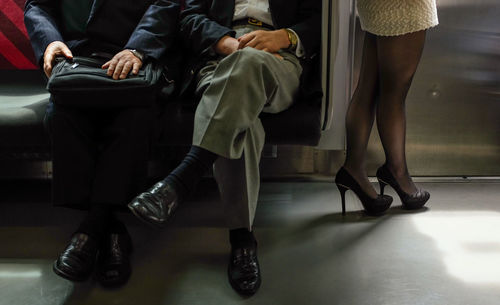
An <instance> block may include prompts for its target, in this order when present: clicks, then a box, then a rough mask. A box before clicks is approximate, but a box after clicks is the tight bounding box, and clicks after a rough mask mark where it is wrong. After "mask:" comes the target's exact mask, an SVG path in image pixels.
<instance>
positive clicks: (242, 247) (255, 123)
mask: <svg viewBox="0 0 500 305" xmlns="http://www.w3.org/2000/svg"><path fill="white" fill-rule="evenodd" d="M181 36H182V38H183V39H184V42H185V46H186V50H187V51H188V52H190V54H189V56H190V57H189V60H190V61H189V69H188V70H187V71H188V75H187V77H186V80H185V82H184V83H183V91H184V92H185V93H186V92H191V93H195V94H196V96H198V97H201V100H200V102H199V104H198V107H197V110H196V115H195V122H194V135H193V145H192V148H191V150H190V152H189V153H188V155H187V156H186V158H185V159H184V160H183V161H182V163H181V164H180V165H179V166H178V167H177V168H176V169H175V170H174V171H173V172H172V173H171V174H170V175H169V176H168V177H167V178H166V179H164V180H163V181H160V182H159V183H157V184H156V185H155V186H153V187H152V188H151V189H150V190H149V191H147V192H145V193H142V194H140V195H139V196H138V197H136V198H135V199H134V200H133V201H132V202H131V203H130V204H129V208H130V209H131V210H132V211H133V212H134V214H135V215H136V216H138V217H139V218H141V219H142V220H145V221H147V222H149V223H152V224H158V225H162V224H164V223H165V221H166V220H167V218H168V217H169V216H170V215H171V214H172V213H173V211H174V210H175V207H176V206H177V205H178V202H180V201H181V200H182V198H185V196H186V195H187V194H188V193H189V192H191V190H192V189H193V186H194V184H195V183H196V182H197V181H198V180H199V178H200V177H201V176H202V175H203V174H204V173H205V172H206V171H207V170H208V169H209V168H210V167H212V165H213V166H214V175H215V178H216V180H217V182H218V185H219V189H220V193H221V198H222V201H223V203H224V204H225V206H226V208H225V211H226V214H227V226H228V227H229V229H230V242H231V246H232V251H231V258H230V262H229V272H228V274H229V282H230V283H231V285H232V287H233V288H234V289H235V290H236V291H237V292H239V293H241V294H243V295H252V294H254V293H255V292H256V291H257V289H258V288H259V286H260V283H261V278H260V270H259V264H258V261H257V242H256V240H255V237H254V235H253V233H252V223H253V219H254V215H255V209H256V206H257V200H258V194H259V183H260V179H259V161H260V155H261V151H262V148H263V145H264V138H265V133H264V130H263V127H262V124H261V122H260V120H259V114H260V113H261V112H268V113H278V112H281V111H284V110H286V109H287V108H289V107H290V106H291V105H292V104H293V103H294V102H295V101H296V98H297V96H298V95H299V94H300V93H301V91H302V90H301V85H304V84H305V83H306V82H305V81H306V80H307V78H308V76H309V74H310V73H309V71H310V68H311V60H312V58H314V57H315V56H317V55H318V52H319V46H320V37H321V1H320V0H307V1H306V0H260V1H245V0H187V1H186V8H185V10H184V11H183V12H182V13H181ZM304 87H306V86H303V88H302V89H306V88H304Z"/></svg>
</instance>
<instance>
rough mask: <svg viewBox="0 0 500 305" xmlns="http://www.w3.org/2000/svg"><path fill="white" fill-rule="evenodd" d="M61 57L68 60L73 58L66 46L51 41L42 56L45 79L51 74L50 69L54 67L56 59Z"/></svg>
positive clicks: (62, 43)
mask: <svg viewBox="0 0 500 305" xmlns="http://www.w3.org/2000/svg"><path fill="white" fill-rule="evenodd" d="M61 55H63V56H64V57H66V58H68V59H72V58H73V54H72V53H71V51H70V50H69V48H68V46H67V45H66V44H65V43H64V42H62V41H53V42H51V43H50V44H49V45H48V46H47V48H46V49H45V53H44V54H43V72H45V75H47V77H50V75H51V74H52V68H53V67H54V61H55V60H56V57H58V56H61Z"/></svg>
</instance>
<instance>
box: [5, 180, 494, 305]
mask: <svg viewBox="0 0 500 305" xmlns="http://www.w3.org/2000/svg"><path fill="white" fill-rule="evenodd" d="M420 185H421V186H423V187H424V188H426V189H428V190H429V191H430V192H431V194H432V198H431V201H430V202H429V208H427V209H425V210H422V211H418V212H408V211H404V210H401V209H400V207H399V205H400V203H399V199H396V200H395V204H394V207H393V208H391V210H390V211H389V213H387V214H386V215H385V216H382V217H379V218H373V217H367V216H364V215H363V213H361V212H360V211H359V210H360V209H361V204H360V203H359V202H358V201H357V199H356V198H355V197H354V195H353V194H352V193H351V192H348V194H349V195H348V211H349V212H348V214H347V215H346V216H344V217H343V216H342V215H341V214H340V201H339V194H338V192H337V190H336V188H334V187H333V185H332V184H327V183H264V185H263V187H262V191H261V202H260V206H259V210H258V216H257V220H256V229H255V230H256V235H257V238H258V240H259V251H260V253H259V254H260V255H259V258H260V262H261V267H262V274H263V284H262V287H261V290H260V291H259V293H258V294H257V295H255V296H254V297H251V298H241V297H239V296H238V295H237V294H236V293H234V292H233V291H232V289H231V288H230V286H229V284H228V283H227V280H226V261H227V258H228V250H229V247H228V242H227V232H226V230H225V229H224V227H223V225H222V223H223V222H222V218H221V215H220V214H219V211H218V209H219V204H218V197H217V193H216V191H215V189H214V188H213V185H207V186H205V187H203V188H201V190H200V191H199V192H198V195H197V196H196V197H195V198H194V199H192V200H190V202H187V203H186V204H185V205H184V206H183V207H181V208H180V210H179V211H178V213H177V214H176V215H175V217H174V219H172V222H171V224H170V225H169V226H168V227H167V228H166V229H164V230H160V231H157V230H155V229H150V228H147V227H144V226H143V225H142V224H141V223H140V222H139V221H136V220H135V219H134V218H133V217H132V216H131V215H122V216H121V217H122V219H124V220H125V221H126V222H127V224H129V227H130V231H131V234H132V236H133V240H134V243H135V252H134V256H133V267H134V273H133V275H132V278H131V280H130V282H129V283H128V284H127V286H125V287H123V288H121V289H119V290H105V289H103V288H101V287H100V286H99V285H98V284H97V283H96V282H95V281H89V282H86V283H83V284H76V285H75V284H73V283H70V282H68V281H66V280H63V279H61V278H59V277H57V276H56V275H55V274H54V273H53V272H52V270H51V264H52V262H53V260H54V258H55V257H56V256H57V255H58V253H59V251H61V250H62V249H63V248H64V246H65V244H66V242H67V240H68V238H69V235H70V234H71V232H72V230H73V229H74V228H75V226H76V223H77V222H78V220H79V219H81V218H82V214H81V213H80V212H76V211H71V210H64V209H57V208H53V207H51V206H50V204H49V203H47V202H46V199H44V200H39V201H44V202H41V203H40V202H38V203H33V202H30V201H32V200H26V199H23V198H27V197H26V194H35V197H37V198H47V197H48V195H47V191H46V189H45V188H43V187H41V188H40V187H39V188H34V187H33V186H27V187H22V186H19V185H17V187H11V186H5V185H3V186H2V187H0V192H1V193H2V198H3V199H1V200H0V304H1V305H21V304H22V305H45V304H46V305H59V304H99V305H101V304H131V305H132V304H133V305H143V304H144V305H146V304H152V305H163V304H169V305H178V304H183V305H184V304H185V305H195V304H200V305H201V304H202V305H212V304H213V305H225V304H231V305H234V304H258V305H290V304H291V305H322V304H325V305H332V304H346V305H361V304H362V305H379V304H380V305H392V304H398V305H400V304H411V305H416V304H423V305H434V304H436V305H448V304H450V305H451V304H453V305H462V304H463V305H476V304H477V305H490V304H492V305H493V304H495V305H497V304H498V303H499V300H500V183H494V182H488V183H487V182H484V183H480V182H472V183H421V184H420ZM390 194H391V193H390ZM392 194H394V193H392ZM28 197H30V196H28ZM31 197H33V196H31ZM20 198H21V199H20ZM207 198H208V199H207ZM13 202H14V203H13Z"/></svg>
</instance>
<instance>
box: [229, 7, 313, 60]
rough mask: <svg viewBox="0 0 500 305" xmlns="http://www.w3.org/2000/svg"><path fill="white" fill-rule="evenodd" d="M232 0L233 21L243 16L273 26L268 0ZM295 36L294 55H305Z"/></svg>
mask: <svg viewBox="0 0 500 305" xmlns="http://www.w3.org/2000/svg"><path fill="white" fill-rule="evenodd" d="M304 1H307V0H304ZM234 2H235V6H234V16H233V21H236V20H241V19H245V18H254V19H258V20H260V21H262V22H264V23H266V24H269V25H272V26H274V24H273V18H272V16H271V10H270V9H269V0H235V1H234ZM292 31H293V30H292ZM294 33H295V31H294ZM295 35H297V33H295ZM297 38H298V43H297V50H296V52H295V55H297V57H303V56H304V55H305V52H304V47H303V46H302V43H301V42H300V37H299V35H297Z"/></svg>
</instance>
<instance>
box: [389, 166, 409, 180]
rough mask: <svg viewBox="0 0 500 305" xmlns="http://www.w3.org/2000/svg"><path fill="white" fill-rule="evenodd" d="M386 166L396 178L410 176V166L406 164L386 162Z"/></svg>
mask: <svg viewBox="0 0 500 305" xmlns="http://www.w3.org/2000/svg"><path fill="white" fill-rule="evenodd" d="M386 166H387V169H388V170H389V171H390V172H391V174H392V176H394V178H404V177H408V176H409V173H408V167H407V166H406V164H403V165H394V164H391V163H386Z"/></svg>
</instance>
